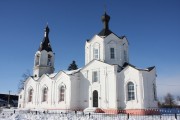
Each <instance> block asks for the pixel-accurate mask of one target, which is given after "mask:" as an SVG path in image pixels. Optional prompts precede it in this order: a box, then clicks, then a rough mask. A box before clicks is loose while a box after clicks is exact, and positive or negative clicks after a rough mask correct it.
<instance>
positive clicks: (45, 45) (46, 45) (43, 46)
mask: <svg viewBox="0 0 180 120" xmlns="http://www.w3.org/2000/svg"><path fill="white" fill-rule="evenodd" d="M49 31H50V30H49V27H48V26H46V28H45V34H44V38H43V40H42V42H41V44H40V47H39V51H42V50H46V51H47V52H49V51H52V48H51V45H50V41H49V37H48V36H49Z"/></svg>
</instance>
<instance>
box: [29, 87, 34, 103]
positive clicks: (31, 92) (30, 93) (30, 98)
mask: <svg viewBox="0 0 180 120" xmlns="http://www.w3.org/2000/svg"><path fill="white" fill-rule="evenodd" d="M32 97H33V89H30V90H29V98H28V102H32Z"/></svg>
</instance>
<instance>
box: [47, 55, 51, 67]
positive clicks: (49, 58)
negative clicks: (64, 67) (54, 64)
mask: <svg viewBox="0 0 180 120" xmlns="http://www.w3.org/2000/svg"><path fill="white" fill-rule="evenodd" d="M47 65H48V66H51V56H50V55H48V60H47Z"/></svg>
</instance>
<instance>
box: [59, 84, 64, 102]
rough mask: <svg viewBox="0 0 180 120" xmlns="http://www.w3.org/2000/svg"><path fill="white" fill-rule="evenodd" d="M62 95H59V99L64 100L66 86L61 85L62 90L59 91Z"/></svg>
mask: <svg viewBox="0 0 180 120" xmlns="http://www.w3.org/2000/svg"><path fill="white" fill-rule="evenodd" d="M59 93H60V95H59V101H64V96H65V87H64V86H61V87H60V91H59Z"/></svg>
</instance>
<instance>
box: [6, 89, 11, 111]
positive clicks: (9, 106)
mask: <svg viewBox="0 0 180 120" xmlns="http://www.w3.org/2000/svg"><path fill="white" fill-rule="evenodd" d="M10 92H11V91H10V90H9V95H8V105H7V106H8V108H10V104H9V102H10Z"/></svg>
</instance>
